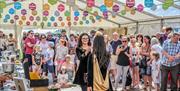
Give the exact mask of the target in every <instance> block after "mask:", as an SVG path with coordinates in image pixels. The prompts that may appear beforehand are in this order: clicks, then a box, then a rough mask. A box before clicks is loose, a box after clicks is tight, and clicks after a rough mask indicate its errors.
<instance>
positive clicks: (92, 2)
mask: <svg viewBox="0 0 180 91" xmlns="http://www.w3.org/2000/svg"><path fill="white" fill-rule="evenodd" d="M86 2H87V6H88V7H93V6H94V5H95V0H86Z"/></svg>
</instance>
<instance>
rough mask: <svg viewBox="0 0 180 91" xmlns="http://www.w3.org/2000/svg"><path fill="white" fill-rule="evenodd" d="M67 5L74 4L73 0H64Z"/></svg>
mask: <svg viewBox="0 0 180 91" xmlns="http://www.w3.org/2000/svg"><path fill="white" fill-rule="evenodd" d="M66 3H67V5H70V6H74V5H75V0H66Z"/></svg>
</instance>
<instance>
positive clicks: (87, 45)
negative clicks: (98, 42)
mask: <svg viewBox="0 0 180 91" xmlns="http://www.w3.org/2000/svg"><path fill="white" fill-rule="evenodd" d="M90 53H91V42H90V37H89V36H88V34H87V33H83V34H81V35H80V38H79V43H78V47H77V48H76V55H77V58H78V60H79V61H80V63H79V67H78V70H77V72H76V76H75V79H74V84H78V85H81V88H82V91H87V60H88V56H89V55H90ZM83 78H84V79H83Z"/></svg>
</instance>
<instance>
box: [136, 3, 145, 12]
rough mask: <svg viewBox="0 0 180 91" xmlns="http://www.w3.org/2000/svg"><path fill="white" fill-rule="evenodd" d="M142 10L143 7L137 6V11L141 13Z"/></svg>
mask: <svg viewBox="0 0 180 91" xmlns="http://www.w3.org/2000/svg"><path fill="white" fill-rule="evenodd" d="M143 10H144V6H143V5H142V4H139V5H138V6H137V11H139V12H142V11H143Z"/></svg>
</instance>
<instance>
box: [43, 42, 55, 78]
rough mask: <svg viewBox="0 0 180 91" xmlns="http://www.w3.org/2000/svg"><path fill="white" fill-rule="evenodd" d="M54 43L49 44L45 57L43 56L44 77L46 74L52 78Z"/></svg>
mask: <svg viewBox="0 0 180 91" xmlns="http://www.w3.org/2000/svg"><path fill="white" fill-rule="evenodd" d="M53 47H54V43H53V42H49V47H48V49H47V52H46V55H45V64H44V67H43V68H44V72H43V75H45V74H46V73H47V72H48V73H50V74H52V76H53V78H54V76H55V75H54V67H53V65H54V63H53V58H54V49H53Z"/></svg>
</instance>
